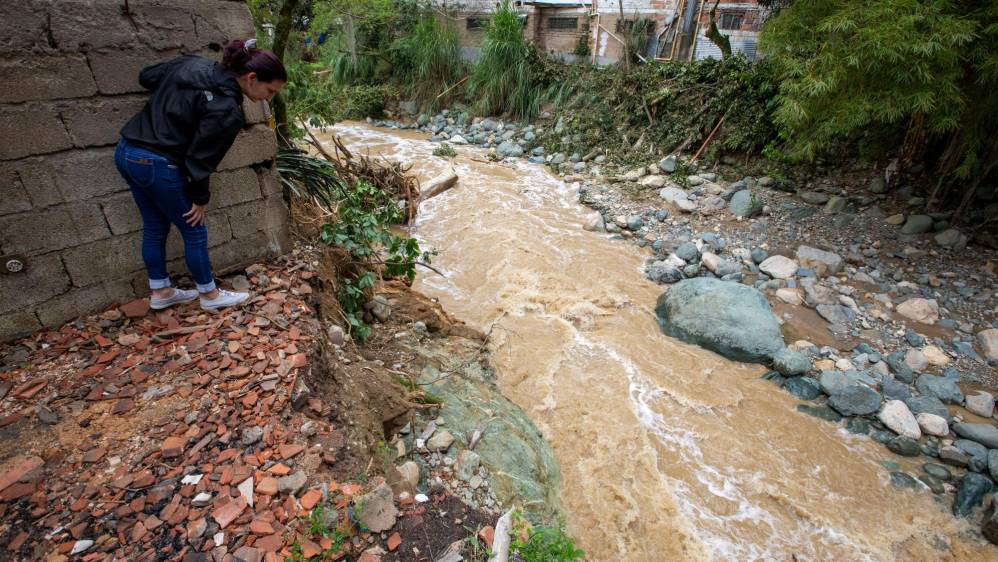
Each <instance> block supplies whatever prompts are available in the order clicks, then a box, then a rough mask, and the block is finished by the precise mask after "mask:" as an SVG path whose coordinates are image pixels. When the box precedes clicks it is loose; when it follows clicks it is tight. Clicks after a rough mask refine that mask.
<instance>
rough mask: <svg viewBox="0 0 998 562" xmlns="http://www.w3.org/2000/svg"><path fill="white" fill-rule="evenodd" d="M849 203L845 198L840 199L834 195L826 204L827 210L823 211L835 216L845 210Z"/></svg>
mask: <svg viewBox="0 0 998 562" xmlns="http://www.w3.org/2000/svg"><path fill="white" fill-rule="evenodd" d="M848 204H849V201H848V200H847V199H846V198H845V197H839V196H838V195H833V196H831V197H829V198H828V202H827V203H825V208H824V209H822V211H823V212H824V213H826V214H829V215H834V214H835V213H841V212H842V211H844V210H845V208H846V205H848Z"/></svg>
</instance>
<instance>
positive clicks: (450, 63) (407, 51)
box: [390, 14, 465, 105]
mask: <svg viewBox="0 0 998 562" xmlns="http://www.w3.org/2000/svg"><path fill="white" fill-rule="evenodd" d="M390 57H391V60H392V63H393V64H394V66H395V75H396V76H397V77H398V79H399V80H400V81H401V82H402V85H403V89H405V90H407V93H408V94H409V95H411V96H412V97H413V98H414V99H415V100H416V101H418V102H420V103H424V104H426V103H430V104H432V105H435V104H434V103H433V102H434V101H435V99H436V96H437V95H439V94H440V93H442V92H444V91H445V90H447V89H448V88H449V87H451V86H452V85H453V84H455V83H456V82H457V81H458V80H460V79H461V77H462V76H463V75H464V71H465V65H464V62H463V61H462V60H461V49H460V46H459V44H458V39H457V33H456V32H455V31H454V29H453V28H452V27H450V26H448V25H445V24H442V23H440V22H439V21H438V20H437V19H436V18H434V17H433V15H432V14H425V15H423V17H422V18H421V19H420V20H419V21H418V22H417V23H416V25H415V26H414V27H413V29H412V31H411V32H410V33H409V34H408V35H406V36H404V37H400V38H399V39H396V40H395V41H394V42H393V43H392V45H391V47H390Z"/></svg>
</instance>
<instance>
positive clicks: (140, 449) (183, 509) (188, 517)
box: [0, 258, 401, 562]
mask: <svg viewBox="0 0 998 562" xmlns="http://www.w3.org/2000/svg"><path fill="white" fill-rule="evenodd" d="M313 275H314V274H313V273H312V272H311V271H309V268H308V267H307V265H306V264H304V263H302V262H296V261H295V260H293V259H291V258H282V260H281V261H280V262H277V263H274V264H270V265H268V266H263V265H257V266H253V267H251V268H249V269H248V270H247V277H248V279H246V278H239V279H240V280H239V281H237V282H236V283H235V284H236V286H237V287H238V286H240V285H243V286H246V285H248V289H249V290H250V292H251V295H252V296H251V301H250V302H249V303H248V304H246V305H245V306H243V307H240V308H237V309H231V310H225V311H222V312H220V313H209V312H205V311H203V310H201V309H200V308H199V307H198V306H197V304H196V303H192V304H187V305H184V306H181V307H177V308H174V309H169V310H166V311H160V312H157V311H150V310H149V308H148V302H147V301H145V300H140V301H135V302H132V303H129V304H127V305H125V306H122V307H120V308H115V309H110V310H107V311H106V312H104V313H103V314H101V315H99V316H93V317H89V318H84V319H81V320H78V321H76V322H75V323H72V324H68V325H66V326H63V327H61V328H59V329H55V330H47V331H41V332H38V333H36V334H34V335H33V336H32V337H30V338H28V339H26V340H23V341H21V342H17V343H16V344H14V345H12V346H10V347H7V348H0V356H3V357H5V360H4V363H5V364H6V367H5V370H4V371H3V373H2V374H0V460H5V462H2V463H0V521H2V523H0V550H2V552H0V559H5V558H12V559H18V560H22V559H23V560H27V559H31V560H49V561H62V560H69V559H73V560H85V561H98V560H103V561H110V560H129V561H140V560H150V561H151V560H183V561H185V562H190V561H209V560H213V561H216V562H224V561H229V560H233V561H236V560H244V561H259V560H267V561H275V560H284V558H285V557H286V556H289V555H291V554H292V552H293V551H295V553H300V554H301V555H302V556H304V558H305V559H308V558H310V557H311V556H315V555H320V554H324V555H325V557H326V558H328V559H337V558H341V557H343V556H345V555H346V552H360V551H361V550H363V549H365V548H366V547H367V543H369V542H373V539H372V538H371V537H369V536H368V535H367V534H363V533H357V532H355V531H354V532H352V533H351V532H349V528H350V523H349V519H348V518H346V517H339V520H340V526H343V525H344V520H345V521H346V523H345V524H346V527H347V529H348V536H350V535H352V542H351V541H348V542H347V544H346V548H343V550H344V552H332V549H333V548H334V546H338V545H334V544H333V542H332V540H331V539H330V538H327V537H325V536H323V535H318V536H316V535H312V534H311V533H310V532H308V531H304V532H306V533H307V534H306V535H299V532H298V531H299V530H300V528H301V527H302V518H303V517H305V516H307V515H308V513H309V512H310V510H312V509H313V508H314V507H315V506H317V505H319V504H320V503H321V504H324V505H328V506H329V508H330V509H331V510H337V511H339V510H342V512H343V513H345V512H346V508H347V506H348V505H349V503H350V500H351V497H352V496H354V495H356V494H359V493H360V492H361V486H359V485H356V484H346V485H342V486H341V485H338V484H337V483H335V482H333V481H331V480H330V479H329V478H328V477H325V478H323V480H324V481H323V482H321V483H317V482H316V478H315V475H316V473H317V472H319V469H321V468H322V467H323V464H324V463H335V462H336V459H335V456H334V453H332V452H330V451H329V450H323V448H322V446H321V445H318V444H317V445H315V446H313V447H309V445H308V438H309V437H310V436H311V437H317V439H316V440H317V441H320V442H321V438H322V437H323V436H324V435H325V436H327V437H328V436H329V435H331V434H333V433H335V431H334V429H333V428H332V427H331V426H330V424H329V423H327V422H325V421H321V420H308V419H307V418H306V417H305V415H304V413H302V412H299V411H297V410H296V409H294V408H292V407H291V405H292V402H293V401H295V399H299V400H301V401H304V402H305V403H306V404H307V406H306V408H305V409H306V410H312V411H313V412H321V411H322V409H323V406H322V404H321V402H320V401H319V400H318V399H317V398H314V397H312V398H309V397H307V396H305V397H299V396H297V395H296V389H297V388H298V386H297V385H296V381H297V380H298V378H299V377H301V376H303V372H304V370H305V369H306V368H307V367H308V364H309V358H308V355H307V354H306V350H307V348H308V347H309V346H310V335H309V333H314V326H315V325H316V323H315V320H314V313H313V311H312V309H311V308H310V307H309V306H308V304H307V298H308V295H309V294H310V293H311V291H312V290H311V287H310V285H309V280H310V279H312V277H313ZM12 363H13V365H12ZM303 425H306V426H307V428H306V429H304V430H303V428H302V426H303ZM335 521H336V518H335V517H334V519H333V522H334V523H335ZM358 534H359V536H358ZM399 542H401V541H400V540H399V539H398V538H397V537H393V540H392V543H393V544H392V545H391V546H392V547H397V546H398V543H399ZM337 550H339V549H338V548H337ZM393 550H394V548H393ZM366 559H368V560H372V559H375V560H376V559H377V557H376V556H368V557H366Z"/></svg>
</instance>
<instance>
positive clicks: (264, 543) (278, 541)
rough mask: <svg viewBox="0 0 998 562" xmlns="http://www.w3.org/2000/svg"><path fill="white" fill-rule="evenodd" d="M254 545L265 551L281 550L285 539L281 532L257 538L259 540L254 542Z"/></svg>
mask: <svg viewBox="0 0 998 562" xmlns="http://www.w3.org/2000/svg"><path fill="white" fill-rule="evenodd" d="M253 546H255V547H257V548H259V549H260V550H262V551H264V552H277V551H279V550H281V547H282V546H284V539H283V538H281V535H280V534H273V535H268V536H266V537H262V538H259V539H257V541H256V542H255V543H253Z"/></svg>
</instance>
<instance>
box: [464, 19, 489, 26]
mask: <svg viewBox="0 0 998 562" xmlns="http://www.w3.org/2000/svg"><path fill="white" fill-rule="evenodd" d="M465 21H466V23H467V29H484V28H485V26H486V25H488V24H489V18H488V16H468V19H467V20H465Z"/></svg>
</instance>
